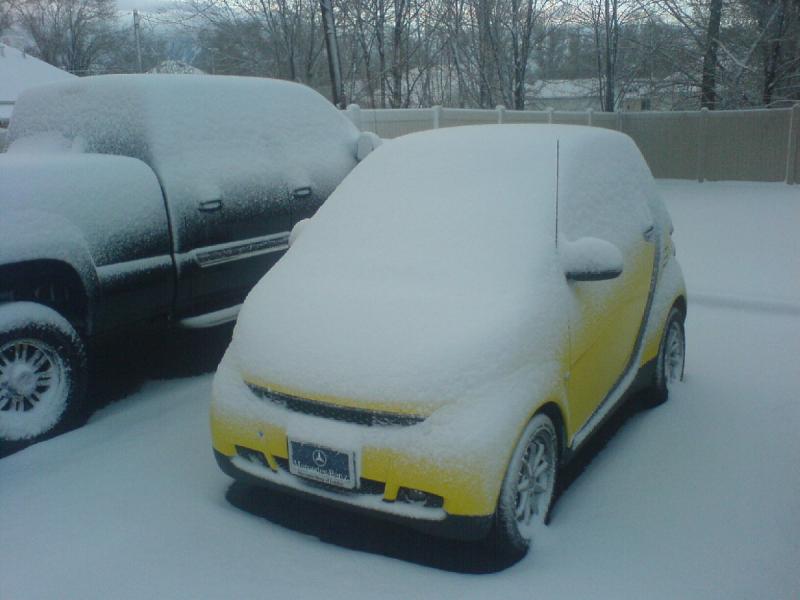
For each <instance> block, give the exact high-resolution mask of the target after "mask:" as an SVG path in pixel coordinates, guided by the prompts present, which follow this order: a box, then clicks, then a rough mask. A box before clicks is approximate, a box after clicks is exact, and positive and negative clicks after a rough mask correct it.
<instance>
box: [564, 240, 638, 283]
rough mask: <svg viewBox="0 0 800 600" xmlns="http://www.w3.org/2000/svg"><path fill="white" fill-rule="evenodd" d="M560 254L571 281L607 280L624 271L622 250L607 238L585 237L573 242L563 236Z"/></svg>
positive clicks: (565, 272)
mask: <svg viewBox="0 0 800 600" xmlns="http://www.w3.org/2000/svg"><path fill="white" fill-rule="evenodd" d="M558 254H559V257H560V259H561V266H562V267H563V269H564V275H566V277H567V279H568V280H570V281H605V280H607V279H615V278H616V277H619V276H620V274H621V273H622V252H620V251H619V248H617V247H616V246H615V245H614V244H612V243H611V242H607V241H606V240H601V239H598V238H592V237H583V238H580V239H577V240H575V241H574V242H571V241H569V240H567V239H565V238H561V240H560V241H559V244H558Z"/></svg>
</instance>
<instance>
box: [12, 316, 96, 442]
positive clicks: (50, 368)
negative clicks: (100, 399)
mask: <svg viewBox="0 0 800 600" xmlns="http://www.w3.org/2000/svg"><path fill="white" fill-rule="evenodd" d="M85 365H86V355H85V351H84V346H83V342H82V341H81V339H80V337H79V336H78V334H77V333H76V331H75V329H74V328H73V327H72V325H70V324H69V322H68V321H67V320H66V319H64V318H63V317H62V316H61V315H60V314H58V313H57V312H56V311H54V310H53V309H51V308H48V307H46V306H44V305H41V304H37V303H34V302H11V303H7V304H2V305H0V444H4V443H6V444H10V443H13V442H20V441H22V440H31V441H34V440H37V439H41V438H43V437H44V436H46V435H48V434H50V433H53V432H56V431H58V430H59V429H61V428H62V426H64V425H67V424H68V423H69V421H70V419H71V418H72V417H74V416H75V415H76V414H77V411H78V404H79V401H80V399H81V397H82V395H83V391H84V381H85Z"/></svg>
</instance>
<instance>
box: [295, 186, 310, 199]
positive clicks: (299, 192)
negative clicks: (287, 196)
mask: <svg viewBox="0 0 800 600" xmlns="http://www.w3.org/2000/svg"><path fill="white" fill-rule="evenodd" d="M310 195H311V186H306V187H300V188H297V189H296V190H294V191H293V192H292V198H294V199H295V200H302V199H304V198H308V197H309V196H310Z"/></svg>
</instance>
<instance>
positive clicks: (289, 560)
mask: <svg viewBox="0 0 800 600" xmlns="http://www.w3.org/2000/svg"><path fill="white" fill-rule="evenodd" d="M660 186H661V188H662V190H663V191H664V194H665V197H666V199H667V201H668V205H669V207H670V210H671V212H672V216H673V220H674V222H675V228H676V233H675V239H676V242H677V248H678V255H679V258H680V260H681V262H682V264H683V266H684V270H685V272H686V278H687V282H688V285H689V291H690V302H689V318H688V322H687V336H688V363H687V375H686V382H685V384H684V385H683V386H681V387H680V389H679V390H678V391H677V392H676V393H675V394H674V396H673V397H672V398H671V400H670V402H668V403H667V404H665V405H664V406H662V407H660V408H657V409H655V410H652V411H649V412H645V413H638V414H632V415H631V416H630V417H629V418H627V419H626V420H625V421H624V423H622V425H621V427H619V429H618V431H616V433H615V434H614V435H613V436H612V437H611V438H610V440H609V441H607V443H606V444H605V446H604V447H603V448H601V449H599V450H598V451H596V452H594V453H592V454H591V455H589V456H586V457H584V459H583V462H584V463H588V464H587V466H586V468H585V469H584V470H583V472H582V473H580V474H578V475H576V476H573V479H574V480H573V481H572V483H571V485H570V486H569V487H568V488H567V489H566V491H565V492H564V494H563V495H562V496H561V498H560V500H559V501H558V503H557V505H556V508H555V511H554V518H553V522H552V523H551V526H550V527H549V528H548V531H547V532H546V535H545V536H544V537H543V538H541V539H538V540H537V541H536V547H535V552H534V553H532V554H530V555H529V556H528V557H526V558H525V559H523V560H522V561H520V562H519V563H517V564H515V565H513V566H510V567H508V568H502V569H501V568H500V567H499V566H498V565H495V564H494V563H493V562H492V561H491V557H488V556H486V555H485V554H483V553H482V552H481V551H480V549H479V548H478V547H477V546H475V545H466V544H456V543H453V542H448V541H442V540H435V539H432V538H428V537H425V536H423V535H420V534H416V533H413V532H410V531H407V530H405V529H403V528H400V527H397V526H394V525H389V524H385V523H382V522H380V521H374V520H370V519H365V518H363V517H354V516H351V515H349V514H347V513H342V512H339V511H336V510H332V509H329V508H323V507H319V506H317V505H316V504H309V503H306V502H300V501H296V500H293V501H291V502H286V501H285V500H284V498H282V497H280V496H276V495H272V494H268V493H265V492H257V493H252V492H248V490H246V489H244V488H241V487H239V486H237V485H234V486H232V485H231V482H230V480H229V479H228V478H227V477H225V476H224V475H223V474H222V473H221V472H219V471H218V469H217V468H216V465H215V464H214V462H213V459H212V457H211V450H210V445H209V436H208V431H207V429H208V428H207V415H206V410H207V405H208V401H209V400H208V397H209V390H210V384H211V375H210V374H202V375H199V376H193V377H181V375H182V374H184V373H185V372H186V367H187V365H188V364H189V363H190V362H191V361H190V360H187V358H190V357H192V356H194V355H195V354H196V353H197V350H196V348H197V345H198V343H202V344H205V345H206V346H207V348H206V350H205V352H204V353H203V357H204V360H205V361H206V363H207V364H206V365H204V366H205V367H207V366H208V365H209V364H213V361H214V360H215V359H216V357H218V355H219V353H220V352H221V350H222V349H223V348H224V333H223V334H219V333H216V334H214V333H212V334H210V335H207V337H204V338H201V339H200V340H199V341H198V338H196V337H191V338H187V339H185V340H183V341H181V340H178V341H177V342H173V345H172V346H170V347H169V348H167V349H164V348H160V347H159V346H158V344H151V347H150V350H149V351H148V352H147V353H146V354H147V358H146V360H143V361H140V362H141V364H140V363H134V364H135V368H133V369H132V371H133V373H131V368H130V364H131V363H130V357H131V355H132V354H135V352H132V350H135V348H123V350H121V351H118V354H119V357H117V358H114V357H113V356H111V357H106V358H105V360H106V364H105V365H104V368H105V372H106V373H108V374H110V375H107V377H109V381H108V383H106V384H104V385H103V386H100V387H99V389H98V392H97V393H98V395H99V396H103V399H102V400H101V403H103V402H106V403H107V402H108V401H109V400H113V399H115V398H118V397H120V396H126V395H127V394H130V395H127V397H124V398H122V399H119V400H116V401H114V402H113V403H111V404H109V405H108V406H106V407H105V408H102V409H100V410H98V411H97V412H96V413H95V414H94V416H93V417H92V418H91V420H90V422H89V424H88V425H87V426H85V427H83V428H81V429H79V430H77V431H73V432H71V433H69V434H66V435H63V436H61V437H59V438H56V439H53V440H50V441H47V442H44V443H41V444H38V445H36V446H32V447H30V448H28V449H26V450H23V451H21V452H18V453H16V454H13V455H11V456H7V457H6V458H3V459H0V556H2V559H0V599H2V600H26V599H38V598H42V599H55V598H66V599H71V598H75V599H93V598H97V599H109V598H113V599H117V598H119V599H124V598H135V599H141V598H192V599H201V598H245V597H249V598H263V597H267V596H270V595H273V594H276V595H278V594H281V596H280V597H293V598H307V597H312V596H324V597H325V598H326V600H333V599H337V598H347V599H348V600H352V599H353V598H376V597H379V598H403V599H407V598H424V597H430V598H453V597H459V598H487V597H502V596H504V597H506V598H526V599H527V598H614V599H620V598H637V599H639V598H669V599H674V598H720V599H723V598H724V599H726V600H728V599H738V598H741V599H749V598H769V599H770V600H778V599H796V598H798V595H799V594H800V569H798V565H800V510H798V508H800V505H799V504H798V498H800V469H799V468H798V465H800V441H799V440H800V437H798V429H800V404H799V403H798V383H800V378H799V377H798V369H797V365H796V361H797V357H798V356H800V260H798V259H799V258H800V247H799V245H798V238H797V236H796V230H797V226H798V225H800V189H798V188H797V187H790V186H785V185H782V184H743V183H736V184H731V183H718V184H711V183H707V184H703V185H699V184H695V183H688V182H662V183H661V184H660ZM111 354H112V355H113V352H112V353H111ZM209 357H210V358H209ZM201 368H202V366H201ZM115 373H116V374H115ZM117 375H118V376H117ZM154 377H166V379H159V380H150V381H145V380H146V379H152V378H154ZM142 382H144V383H142ZM140 385H141V387H140V389H138V390H137V389H136V388H137V387H138V386H140ZM132 390H134V392H133V393H130V392H131V391H132ZM591 459H593V460H591Z"/></svg>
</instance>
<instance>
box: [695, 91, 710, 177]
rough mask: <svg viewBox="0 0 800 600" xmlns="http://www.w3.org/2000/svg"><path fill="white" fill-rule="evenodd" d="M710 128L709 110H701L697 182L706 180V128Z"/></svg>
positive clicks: (698, 132)
mask: <svg viewBox="0 0 800 600" xmlns="http://www.w3.org/2000/svg"><path fill="white" fill-rule="evenodd" d="M707 127H708V108H706V107H705V106H704V107H703V108H701V109H700V126H699V127H698V130H697V181H699V182H700V183H702V182H703V181H705V179H706V146H707V144H706V128H707Z"/></svg>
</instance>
